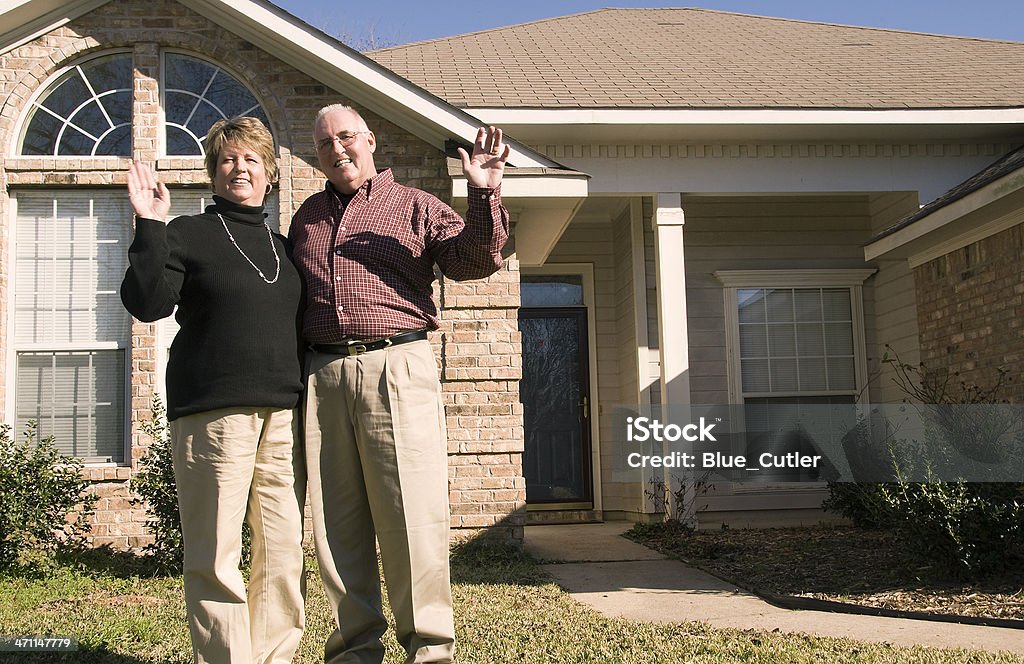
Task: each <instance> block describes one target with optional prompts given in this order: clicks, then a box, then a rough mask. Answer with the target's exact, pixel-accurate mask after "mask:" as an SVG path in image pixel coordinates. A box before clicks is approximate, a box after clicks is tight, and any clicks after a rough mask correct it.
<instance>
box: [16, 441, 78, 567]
mask: <svg viewBox="0 0 1024 664" xmlns="http://www.w3.org/2000/svg"><path fill="white" fill-rule="evenodd" d="M88 488H89V481H88V480H85V479H83V478H82V462H81V461H80V460H79V459H75V458H74V457H69V456H65V455H63V454H61V453H60V451H58V450H57V448H56V447H54V444H53V437H52V436H50V437H46V438H44V439H43V440H40V441H38V443H37V441H36V423H35V422H29V423H28V425H27V426H26V428H25V432H24V434H23V436H22V441H21V442H20V443H19V442H17V441H16V440H14V438H13V437H12V436H11V427H10V426H9V425H6V424H5V425H0V569H3V570H8V569H12V568H14V567H16V566H18V565H20V564H26V563H30V562H31V560H30V558H31V557H32V556H33V555H38V554H43V555H48V554H52V553H53V552H55V551H57V550H58V549H60V548H66V547H75V546H80V545H81V544H82V543H83V542H84V540H85V534H86V533H87V532H88V531H89V517H90V516H91V515H92V513H93V510H94V508H95V505H96V496H95V495H94V494H91V493H85V491H86V489H88ZM35 562H38V561H35Z"/></svg>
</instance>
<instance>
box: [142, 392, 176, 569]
mask: <svg viewBox="0 0 1024 664" xmlns="http://www.w3.org/2000/svg"><path fill="white" fill-rule="evenodd" d="M139 428H140V429H142V432H143V433H145V434H146V435H148V436H149V437H150V439H151V440H152V441H153V442H152V443H151V444H150V446H149V450H148V452H147V453H146V454H145V455H144V456H143V457H142V458H141V459H139V469H138V470H137V471H136V473H135V475H134V477H133V478H132V480H131V486H132V490H133V491H134V492H135V493H137V494H138V495H139V496H141V501H136V502H143V503H144V505H145V508H146V511H147V512H148V513H149V519H147V521H146V526H147V528H148V529H149V531H150V533H151V534H152V535H153V537H154V541H153V543H152V544H149V545H147V546H146V551H147V552H148V553H150V554H151V555H152V556H153V562H154V563H155V564H156V565H157V567H158V568H160V569H161V570H162V571H164V572H166V573H170V574H177V573H179V572H181V569H182V563H183V561H184V558H185V547H184V544H183V542H182V537H181V513H180V512H179V511H178V486H177V483H176V482H175V480H174V464H173V456H172V452H173V448H172V447H171V435H170V431H169V428H168V426H167V410H166V408H164V405H163V403H162V402H161V401H160V398H159V397H156V398H154V399H153V416H152V417H151V418H150V419H149V421H148V422H144V423H143V424H141V425H140V427H139Z"/></svg>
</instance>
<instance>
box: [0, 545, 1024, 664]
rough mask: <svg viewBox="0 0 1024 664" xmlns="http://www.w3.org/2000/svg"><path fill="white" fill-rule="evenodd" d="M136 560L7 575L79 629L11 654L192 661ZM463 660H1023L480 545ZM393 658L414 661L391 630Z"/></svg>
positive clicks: (466, 600)
mask: <svg viewBox="0 0 1024 664" xmlns="http://www.w3.org/2000/svg"><path fill="white" fill-rule="evenodd" d="M314 565H315V562H314V561H312V560H310V567H311V569H310V570H309V575H310V576H309V592H308V598H307V631H306V635H305V637H304V638H303V641H302V644H301V646H300V652H299V653H298V654H297V656H296V658H295V661H296V662H303V663H308V664H313V663H314V662H319V661H322V657H321V653H322V645H323V643H324V641H325V640H326V638H327V635H328V634H329V633H330V631H331V629H332V626H331V618H330V610H329V608H328V606H327V602H326V599H325V597H324V594H323V589H322V587H321V585H320V583H319V580H318V578H317V575H316V571H315V569H314ZM144 572H145V568H144V567H143V566H141V565H139V564H138V562H137V561H133V560H132V559H130V558H128V557H125V556H123V555H122V554H113V553H110V552H97V553H90V554H87V555H84V556H79V557H73V558H67V559H64V560H62V561H61V562H59V563H58V564H55V565H53V566H52V567H50V568H49V569H47V570H46V572H45V573H44V574H36V575H23V576H8V577H2V578H0V634H4V635H14V634H34V635H39V634H44V633H52V634H60V635H68V636H74V637H76V638H77V639H79V641H80V642H81V644H82V650H81V651H79V652H77V653H74V654H70V655H54V654H18V655H16V656H6V657H0V659H2V660H3V661H5V662H7V661H10V662H17V663H18V664H21V663H26V664H27V663H29V662H33V663H34V662H76V663H77V662H85V663H91V662H98V663H102V664H141V663H153V664H155V663H158V662H159V663H165V662H167V663H173V664H177V663H184V662H188V661H190V659H191V656H190V649H189V644H188V630H187V627H186V624H185V619H184V603H183V601H182V598H181V580H180V578H175V577H147V576H145V575H144ZM452 576H453V594H454V598H455V607H456V632H457V635H458V643H459V645H458V648H459V650H458V661H459V662H461V663H463V664H474V663H480V664H495V663H498V662H500V663H505V662H526V663H530V664H546V663H553V664H560V663H562V662H565V663H576V662H579V663H590V662H595V663H598V662H599V663H602V664H604V663H622V664H632V663H637V664H639V663H646V662H652V663H654V662H659V663H661V662H673V663H675V662H679V663H683V662H692V663H695V664H696V663H708V664H710V663H712V662H716V663H717V662H751V663H768V662H798V663H799V662H808V663H810V662H815V663H817V662H864V663H868V662H871V663H874V662H882V663H893V664H895V663H897V662H898V663H900V664H902V663H904V662H921V663H928V664H947V663H948V664H953V663H956V664H962V663H964V662H977V663H982V662H984V663H988V662H992V663H996V662H998V663H1005V662H1021V661H1022V660H1021V659H1020V658H1017V657H1014V656H1011V655H996V654H991V653H984V652H976V651H963V650H956V651H953V650H949V651H943V650H934V649H926V648H899V647H893V646H889V645H885V644H867V643H861V642H856V641H851V640H846V639H833V638H817V637H810V636H803V635H789V634H781V633H772V632H762V631H754V630H728V629H714V628H711V627H708V626H707V625H705V624H702V623H684V624H676V625H658V624H649V623H637V622H630V621H626V620H621V619H611V618H606V617H604V616H602V615H600V614H598V613H596V612H595V611H593V610H591V609H589V608H587V607H585V606H583V605H582V604H579V603H577V602H575V601H574V600H572V599H571V598H570V597H569V596H568V595H566V594H565V593H564V592H563V591H562V590H560V589H559V588H558V587H557V586H556V585H555V584H553V583H552V582H551V581H550V580H549V579H548V578H547V577H546V576H545V574H544V572H543V571H542V570H541V569H540V568H539V567H538V566H537V565H536V563H535V562H534V561H533V560H531V559H530V558H528V557H527V556H526V555H525V554H523V553H521V552H520V551H518V550H516V549H513V548H510V547H506V546H496V545H489V546H484V545H480V544H476V543H470V544H466V545H461V546H458V547H456V548H455V549H454V550H453V555H452ZM386 647H387V659H386V661H388V662H401V661H403V657H402V653H400V652H399V647H398V645H397V643H396V642H395V640H394V638H393V636H392V635H391V634H390V633H389V635H388V640H387V643H386Z"/></svg>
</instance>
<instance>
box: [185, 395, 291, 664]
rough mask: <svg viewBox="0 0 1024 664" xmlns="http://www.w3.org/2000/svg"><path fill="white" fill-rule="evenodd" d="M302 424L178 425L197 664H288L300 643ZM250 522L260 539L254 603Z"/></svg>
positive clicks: (239, 417) (255, 413) (246, 417)
mask: <svg viewBox="0 0 1024 664" xmlns="http://www.w3.org/2000/svg"><path fill="white" fill-rule="evenodd" d="M294 415H295V413H294V412H293V411H291V410H279V409H276V408H224V409H218V410H210V411H206V412H202V413H197V414H195V415H186V416H184V417H181V418H178V419H176V420H174V421H173V422H171V440H172V443H173V446H174V478H175V481H176V482H177V485H178V507H179V508H180V510H181V530H182V534H183V536H184V544H185V580H184V583H185V607H186V610H187V612H188V622H189V630H190V631H191V634H192V649H193V651H194V653H195V660H194V661H195V662H203V663H206V662H208V663H210V664H253V663H256V664H286V663H288V662H291V661H292V655H293V654H294V653H295V649H296V648H297V647H298V645H299V639H301V638H302V630H303V624H304V620H305V602H304V596H305V579H304V570H303V557H302V503H303V501H304V498H305V487H306V483H305V474H304V471H303V467H302V453H301V449H299V448H298V447H297V445H296V440H297V437H296V435H295V434H296V429H297V422H296V421H295V417H294ZM243 519H244V520H245V521H246V522H247V523H248V524H249V527H250V528H251V529H252V573H251V576H250V579H249V595H248V602H246V591H245V582H244V580H243V579H242V573H241V571H240V570H239V569H238V563H239V559H240V557H241V552H242V520H243Z"/></svg>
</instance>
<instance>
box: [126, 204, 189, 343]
mask: <svg viewBox="0 0 1024 664" xmlns="http://www.w3.org/2000/svg"><path fill="white" fill-rule="evenodd" d="M172 224H173V222H172ZM172 224H165V223H164V222H162V221H156V220H154V219H136V220H135V239H134V240H132V244H131V246H130V247H128V271H127V272H125V275H124V280H123V281H122V282H121V302H122V303H124V307H125V309H127V310H128V312H129V313H130V314H131V315H133V316H135V317H136V318H138V319H139V320H141V321H143V322H146V323H150V322H152V321H155V320H160V319H161V318H166V317H167V316H170V315H171V313H172V312H173V311H174V306H175V305H176V304H177V303H178V300H179V299H180V297H181V285H182V283H184V280H185V266H184V263H183V262H182V260H181V256H180V254H179V252H178V251H175V250H172V246H177V245H178V242H177V241H176V239H177V235H178V234H177V229H176V228H174V227H173V226H172Z"/></svg>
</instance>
